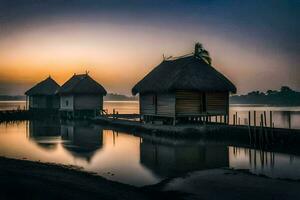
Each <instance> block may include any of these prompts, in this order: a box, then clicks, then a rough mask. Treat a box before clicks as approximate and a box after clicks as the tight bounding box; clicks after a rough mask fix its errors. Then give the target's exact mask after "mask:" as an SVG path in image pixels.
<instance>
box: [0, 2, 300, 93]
mask: <svg viewBox="0 0 300 200" xmlns="http://www.w3.org/2000/svg"><path fill="white" fill-rule="evenodd" d="M299 19H300V0H264V1H260V0H251V1H238V0H228V1H221V0H197V1H196V0H168V1H167V0H151V1H150V0H144V1H143V0H128V1H126V0H107V1H103V0H14V1H11V0H0V95H5V94H6V95H20V94H23V93H24V92H25V91H26V90H27V89H29V88H30V87H31V86H33V85H34V84H36V83H37V82H39V81H41V80H43V79H45V78H47V77H48V76H49V75H51V77H52V78H54V79H55V80H56V81H57V82H58V83H59V84H63V83H64V82H65V81H67V80H68V79H69V78H70V77H71V76H72V75H73V74H74V73H77V74H79V73H85V72H86V71H88V72H89V74H90V75H91V76H92V77H93V78H94V79H95V80H97V81H98V82H99V83H101V84H102V85H103V86H104V87H105V88H106V90H107V91H108V92H112V93H121V94H126V95H130V94H131V88H132V87H133V86H134V84H135V83H137V82H138V81H139V80H140V79H142V78H143V77H144V76H145V75H146V74H147V73H148V72H150V71H151V70H152V69H153V68H154V67H155V66H157V65H158V64H159V63H160V62H162V60H163V55H165V56H180V55H184V54H188V53H191V52H192V51H193V48H194V44H195V43H196V42H200V43H202V44H203V45H204V47H205V48H206V49H207V50H208V51H209V52H210V54H211V57H212V65H213V67H215V68H216V69H217V70H218V71H220V72H222V73H223V74H225V76H227V77H228V78H229V79H230V80H231V81H232V82H233V83H234V84H235V85H236V87H237V93H239V94H244V93H247V92H250V91H253V90H261V91H266V90H267V89H279V88H280V87H281V86H282V85H287V86H290V87H291V88H292V89H295V90H298V91H300V78H299V77H300V66H299V63H300V56H299V53H300V37H299V35H300V26H299V25H300V24H299Z"/></svg>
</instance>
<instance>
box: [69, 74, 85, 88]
mask: <svg viewBox="0 0 300 200" xmlns="http://www.w3.org/2000/svg"><path fill="white" fill-rule="evenodd" d="M83 75H86V76H84V77H82V78H80V80H79V81H78V82H77V83H75V84H74V85H73V87H72V90H71V91H72V92H74V89H75V88H76V86H77V85H79V83H81V82H82V80H84V79H85V78H86V77H87V74H78V75H76V76H83Z"/></svg>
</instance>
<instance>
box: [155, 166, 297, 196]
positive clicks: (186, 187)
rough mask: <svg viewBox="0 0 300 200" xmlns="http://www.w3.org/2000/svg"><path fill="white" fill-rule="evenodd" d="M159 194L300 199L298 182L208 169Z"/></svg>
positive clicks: (167, 185)
mask: <svg viewBox="0 0 300 200" xmlns="http://www.w3.org/2000/svg"><path fill="white" fill-rule="evenodd" d="M158 187H159V188H160V189H161V190H163V191H177V192H181V193H186V195H185V197H184V199H193V200H194V199H197V200H198V199H201V200H206V199H207V200H213V199H222V200H224V199H228V200H253V199H255V200H258V199H264V200H269V199H270V200H277V199H278V200H287V199H300V181H299V180H280V179H273V178H269V177H264V176H259V175H253V174H250V173H249V172H247V171H238V170H231V169H212V170H205V171H198V172H193V173H190V174H187V175H186V176H184V177H180V178H175V179H171V180H168V181H165V182H164V183H161V184H158Z"/></svg>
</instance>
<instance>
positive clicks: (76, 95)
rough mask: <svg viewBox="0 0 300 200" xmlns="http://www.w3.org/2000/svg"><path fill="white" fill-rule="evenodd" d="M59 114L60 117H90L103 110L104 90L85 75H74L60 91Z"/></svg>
mask: <svg viewBox="0 0 300 200" xmlns="http://www.w3.org/2000/svg"><path fill="white" fill-rule="evenodd" d="M59 95H60V113H61V116H62V117H73V118H74V117H75V118H81V117H92V116H96V115H98V114H99V113H100V111H102V110H103V96H104V95H106V90H105V89H104V87H102V85H100V84H99V83H97V82H96V81H95V80H94V79H92V78H91V77H90V76H89V75H88V74H87V73H86V74H78V75H76V74H74V75H73V76H72V77H71V78H70V79H69V80H68V81H67V82H66V83H64V84H63V85H62V86H61V88H60V90H59Z"/></svg>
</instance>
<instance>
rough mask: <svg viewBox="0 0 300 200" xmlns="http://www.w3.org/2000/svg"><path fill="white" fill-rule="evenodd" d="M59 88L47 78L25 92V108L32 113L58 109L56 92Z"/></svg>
mask: <svg viewBox="0 0 300 200" xmlns="http://www.w3.org/2000/svg"><path fill="white" fill-rule="evenodd" d="M59 88H60V86H59V85H58V84H57V83H56V82H55V81H54V80H53V79H52V78H51V77H50V76H49V77H48V78H46V79H45V80H43V81H41V82H39V83H38V84H36V85H35V86H34V87H32V88H31V89H29V90H27V91H26V92H25V95H26V106H27V107H28V109H29V110H33V111H46V110H47V111H50V110H58V109H59V96H58V95H57V94H56V92H57V91H58V90H59Z"/></svg>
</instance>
